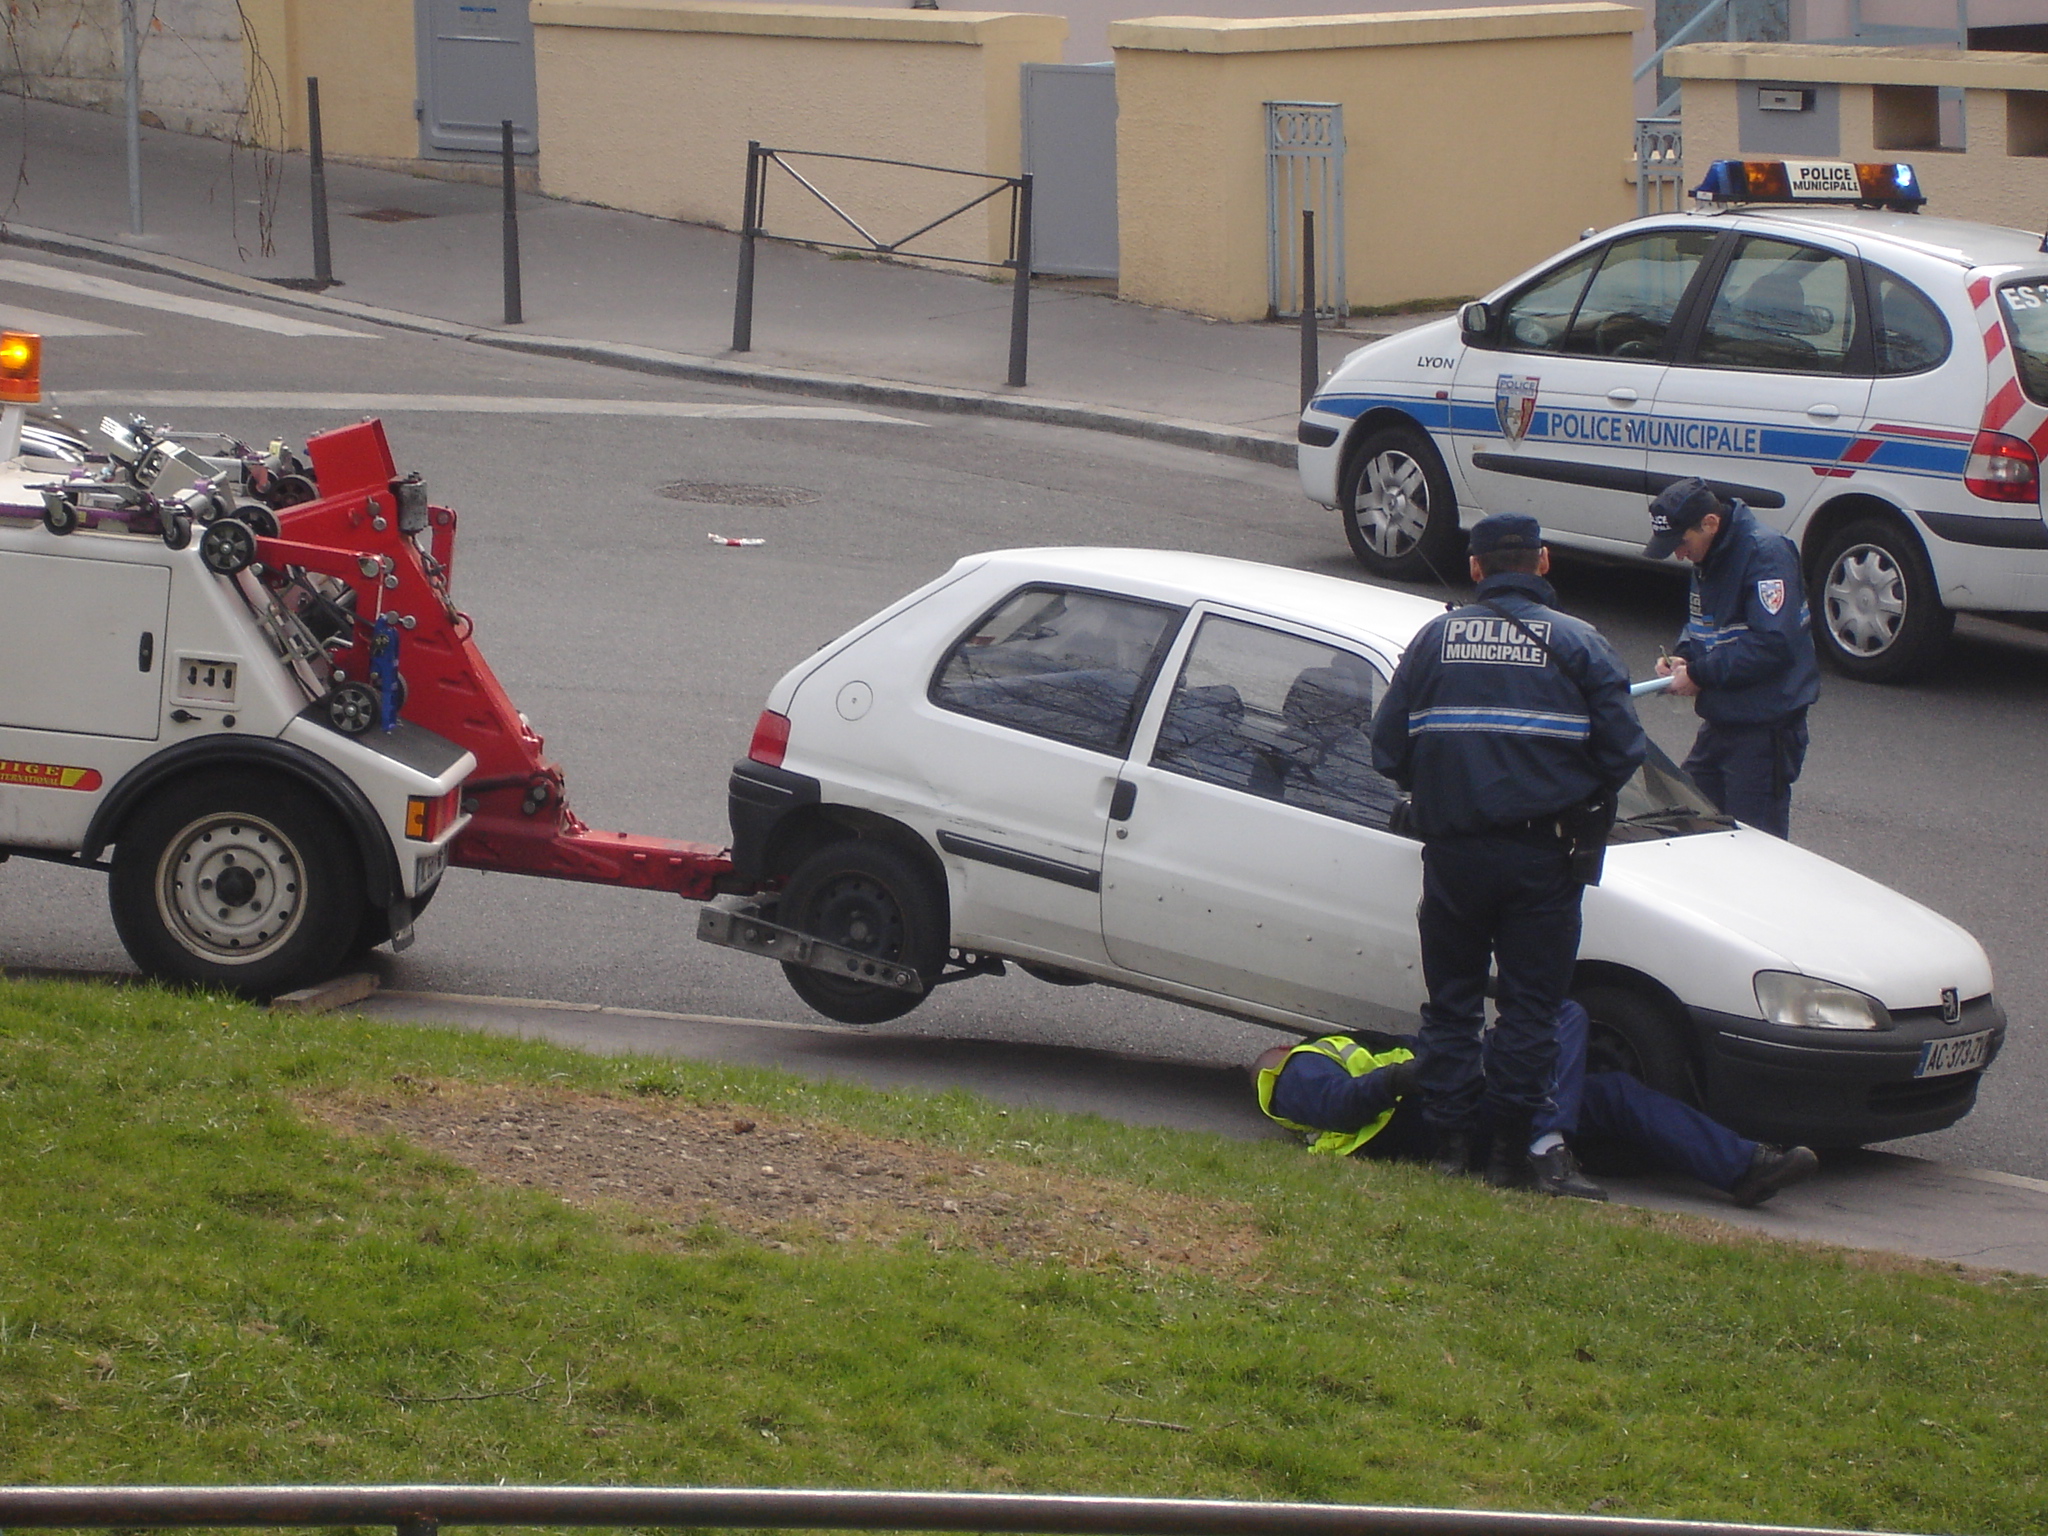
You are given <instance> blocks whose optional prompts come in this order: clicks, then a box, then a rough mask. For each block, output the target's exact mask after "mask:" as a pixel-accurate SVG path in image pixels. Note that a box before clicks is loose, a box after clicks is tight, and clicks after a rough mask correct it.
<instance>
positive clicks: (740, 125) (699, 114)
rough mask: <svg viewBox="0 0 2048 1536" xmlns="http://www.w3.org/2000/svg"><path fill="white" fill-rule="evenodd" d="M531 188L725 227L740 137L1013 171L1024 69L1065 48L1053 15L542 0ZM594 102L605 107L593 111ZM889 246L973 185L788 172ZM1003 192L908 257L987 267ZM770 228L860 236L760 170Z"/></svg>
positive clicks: (806, 166) (820, 167)
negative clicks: (535, 183) (535, 168)
mask: <svg viewBox="0 0 2048 1536" xmlns="http://www.w3.org/2000/svg"><path fill="white" fill-rule="evenodd" d="M533 23H534V53H535V64H536V75H537V79H538V84H539V93H540V143H541V160H540V175H541V189H542V190H543V191H544V192H547V193H549V194H550V195H552V196H556V197H567V198H575V199H578V200H580V201H584V202H592V203H602V204H605V205H607V206H609V207H614V208H630V209H634V210H636V211H638V212H641V213H651V214H657V215H660V216H662V217H665V218H676V219H687V220H690V221H692V222H695V223H703V224H713V225H719V226H722V227H725V228H737V227H738V225H739V223H740V219H741V204H742V200H743V184H744V179H745V175H746V159H747V154H746V152H747V142H748V140H750V139H752V140H757V141H759V142H760V143H762V144H764V145H767V146H769V147H771V148H775V149H787V150H813V151H824V152H829V153H833V154H842V155H868V156H874V157H876V158H880V159H889V160H910V161H916V162H919V163H920V164H923V165H936V166H945V167H949V168H953V169H958V170H967V171H985V172H989V173H992V174H995V175H1015V174H1016V173H1017V170H1018V168H1019V163H1020V156H1021V124H1020V111H1021V108H1020V100H1021V94H1020V90H1019V84H1018V66H1019V65H1020V64H1023V63H1025V62H1027V61H1035V62H1053V61H1057V60H1058V58H1059V56H1060V43H1061V40H1062V39H1063V38H1064V36H1065V35H1066V23H1065V22H1064V21H1063V20H1061V19H1060V18H1059V17H1056V16H1033V15H1014V14H1008V13H1002V12H980V11H913V10H908V9H882V8H879V7H855V6H836V5H763V4H752V3H746V0H738V3H716V0H628V3H611V0H535V3H534V6H533ZM600 104H601V109H600ZM794 163H796V164H798V165H799V166H800V168H802V169H803V171H804V173H805V175H806V176H808V177H809V178H810V179H811V180H812V181H813V182H815V183H816V184H817V185H818V186H819V188H820V190H822V191H824V192H826V193H827V194H828V195H830V196H831V197H832V199H833V201H835V202H837V203H838V204H839V205H840V206H841V207H842V208H844V209H845V210H846V211H847V213H848V214H850V215H851V216H852V217H854V218H855V219H856V220H858V221H859V222H860V223H861V224H862V225H863V226H864V227H865V228H866V229H868V230H869V231H870V232H872V233H873V234H874V235H876V236H877V237H878V238H880V239H882V240H884V241H894V240H898V239H901V238H902V237H903V236H905V235H908V234H909V233H911V231H913V230H915V229H917V228H918V227H919V226H920V225H923V224H925V223H927V222H928V221H930V220H932V219H934V218H937V217H938V216H939V215H941V214H943V213H945V212H947V211H948V210H949V209H952V208H955V207H957V206H959V205H960V204H962V203H965V202H967V201H968V200H969V199H970V198H971V197H974V196H976V195H978V194H979V193H980V192H981V191H982V190H984V188H985V186H986V184H985V183H976V182H969V181H964V180H960V179H957V178H953V177H945V176H936V175H933V174H931V173H929V172H910V171H903V170H897V169H892V168H888V167H881V166H867V165H859V164H850V163H847V162H832V161H797V162H794ZM1008 219H1009V204H1008V199H1007V197H1002V198H998V199H995V200H993V201H992V202H991V203H989V204H987V205H985V206H984V207H983V208H980V209H977V210H976V211H975V212H974V213H972V214H970V215H968V216H967V217H966V218H964V219H962V220H959V221H957V222H955V223H953V224H950V225H947V226H944V227H942V228H940V229H938V230H934V231H933V232H932V233H931V234H930V235H928V236H925V237H924V238H923V239H921V240H919V241H917V242H916V243H915V244H914V246H913V247H912V249H913V250H915V251H921V252H926V253H931V254H943V255H950V256H957V257H964V258H968V259H973V260H994V259H1000V258H1001V257H1002V256H1003V255H1004V254H1006V253H1007V250H1008V229H1009V224H1008ZM766 227H767V229H768V230H769V231H770V232H772V233H775V234H782V235H791V236H796V237H799V238H809V239H819V240H831V241H845V242H855V241H858V239H859V237H858V236H857V235H854V234H853V233H852V232H851V231H849V230H848V229H847V228H846V226H845V225H844V224H842V223H840V222H839V221H838V220H837V219H835V218H833V216H832V215H831V214H830V213H829V212H828V211H827V210H826V209H825V208H824V207H823V206H822V205H821V204H819V203H817V202H816V201H815V200H814V199H812V198H811V197H810V196H809V194H807V193H805V192H804V191H803V190H802V189H801V188H800V187H799V186H798V185H797V184H796V183H795V182H794V181H792V180H791V179H790V178H789V177H788V176H787V175H784V174H782V173H781V172H779V171H773V170H771V173H770V179H769V183H768V198H767V224H766Z"/></svg>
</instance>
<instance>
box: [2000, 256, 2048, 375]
mask: <svg viewBox="0 0 2048 1536" xmlns="http://www.w3.org/2000/svg"><path fill="white" fill-rule="evenodd" d="M1998 307H1999V308H2000V309H2002V310H2003V311H2004V312H2005V333H2006V335H2008V336H2010V337H2011V338H2012V359H2013V363H2014V365H2015V366H2016V367H2017V368H2018V370H2019V375H2020V388H2021V389H2024V390H2025V391H2026V392H2027V398H2028V399H2030V400H2032V401H2033V402H2034V403H2035V404H2036V405H2048V277H2023V278H2021V279H2020V280H2019V281H2018V282H2013V283H2007V284H2005V286H2003V287H2002V288H2000V289H1999V290H1998Z"/></svg>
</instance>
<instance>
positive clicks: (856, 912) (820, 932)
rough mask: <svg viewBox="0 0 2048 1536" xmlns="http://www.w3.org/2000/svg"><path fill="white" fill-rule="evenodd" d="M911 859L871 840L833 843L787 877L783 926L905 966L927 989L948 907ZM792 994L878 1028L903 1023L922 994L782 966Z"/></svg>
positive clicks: (942, 955) (941, 957)
mask: <svg viewBox="0 0 2048 1536" xmlns="http://www.w3.org/2000/svg"><path fill="white" fill-rule="evenodd" d="M934 885H935V882H934V880H933V878H932V876H930V875H929V874H927V873H926V872H925V871H924V869H922V868H921V867H920V866H919V865H918V864H917V862H916V861H915V860H914V859H912V858H911V856H910V855H909V854H907V853H904V852H903V851H901V850H899V849H896V848H893V847H891V846H889V845H888V844H887V843H882V842H876V841H872V840H866V839H863V840H860V841H852V840H849V841H846V842H839V843H833V844H830V845H829V846H827V847H825V848H821V849H820V850H819V851H818V852H816V853H814V854H812V855H811V856H810V857H809V858H807V859H805V860H804V861H803V863H801V864H799V865H798V866H797V867H796V870H795V872H794V873H793V874H791V875H790V877H789V884H788V885H787V886H786V887H785V888H784V889H783V893H782V901H781V903H780V905H779V913H780V921H781V922H782V923H784V924H785V925H786V926H788V927H791V928H794V929H796V930H797V931H798V932H799V933H807V934H811V935H813V936H814V937H816V938H820V939H824V940H825V941H827V942H828V943H832V944H837V945H839V946H840V947H841V948H844V949H851V950H854V951H857V952H858V953H861V954H869V955H874V956H876V957H878V958H880V959H883V960H893V961H896V962H897V963H899V964H902V965H907V966H909V967H910V968H911V969H913V970H915V971H916V972H917V973H918V974H919V975H920V976H922V977H923V978H924V982H925V986H926V988H927V989H929V988H930V986H931V985H932V983H933V982H935V981H937V980H938V979H939V972H940V971H941V970H943V969H944V968H945V964H946V939H947V936H948V935H947V921H946V901H945V895H944V892H943V890H942V889H934ZM782 970H783V974H784V976H786V977H787V978H788V980H789V985H790V988H791V989H792V990H793V991H794V992H795V993H796V995H797V996H798V997H800V998H802V999H803V1000H804V1001H805V1002H806V1003H808V1004H810V1006H811V1007H813V1008H815V1009H816V1010H817V1011H818V1012H819V1013H822V1014H823V1015H825V1017H826V1018H828V1019H836V1020H837V1021H838V1022H840V1023H841V1024H882V1023H886V1022H888V1021H889V1020H890V1019H895V1018H901V1017H902V1016H903V1015H904V1014H906V1013H908V1012H910V1010H911V1009H913V1008H915V1007H916V1006H917V1005H918V1004H919V1003H921V1002H923V1001H924V999H925V996H926V995H927V994H926V993H922V992H905V991H902V990H900V989H899V988H896V987H883V986H877V985H876V984H875V983H873V982H865V981H854V980H851V979H850V978H842V977H838V976H834V975H831V974H829V973H827V972H825V971H820V970H814V969H812V968H811V967H810V966H806V965H785V966H784V967H783V968H782Z"/></svg>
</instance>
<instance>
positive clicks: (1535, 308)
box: [1501, 229, 1714, 358]
mask: <svg viewBox="0 0 2048 1536" xmlns="http://www.w3.org/2000/svg"><path fill="white" fill-rule="evenodd" d="M1713 243H1714V233H1713V231H1711V230H1689V229H1688V230H1654V231H1651V232H1649V233H1646V234H1641V235H1631V236H1629V237H1628V238H1627V239H1624V240H1616V241H1615V242H1614V243H1613V244H1611V245H1606V246H1602V247H1601V248H1600V249H1599V250H1597V251H1592V252H1589V253H1587V254H1586V255H1584V256H1581V257H1579V258H1578V259H1577V260H1576V261H1573V262H1570V263H1568V264H1567V265H1565V266H1562V267H1560V268H1558V269H1557V271H1555V272H1553V273H1551V274H1550V275H1549V276H1547V277H1542V278H1538V279H1537V281H1536V282H1535V284H1534V285H1532V286H1531V287H1529V288H1526V289H1524V290H1523V291H1522V292H1521V293H1520V294H1518V295H1517V296H1516V297H1515V298H1513V299H1511V300H1509V302H1508V306H1507V311H1506V314H1505V317H1504V318H1503V320H1502V323H1501V341H1502V344H1503V345H1504V346H1506V347H1507V348H1508V349H1509V350H1511V351H1516V352H1569V353H1575V354H1577V355H1579V356H1586V357H1618V358H1648V357H1655V356H1656V355H1657V354H1658V353H1659V352H1660V351H1661V349H1662V348H1663V345H1664V338H1665V336H1666V335H1667V334H1668V333H1669V331H1670V329H1671V322H1672V318H1673V317H1674V316H1675V315H1676V314H1677V313H1678V304H1679V300H1680V299H1682V298H1684V296H1685V290H1686V287H1687V285H1688V284H1690V283H1691V281H1692V277H1693V273H1694V272H1696V271H1697V270H1698V269H1699V264H1700V262H1701V261H1702V260H1703V259H1704V258H1705V256H1706V254H1707V252H1708V250H1709V249H1710V248H1711V247H1712V245H1713Z"/></svg>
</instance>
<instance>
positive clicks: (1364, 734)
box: [1152, 615, 1400, 828]
mask: <svg viewBox="0 0 2048 1536" xmlns="http://www.w3.org/2000/svg"><path fill="white" fill-rule="evenodd" d="M1385 683H1386V679H1385V677H1384V676H1383V675H1382V674H1381V672H1380V670H1379V669H1378V668H1377V667H1376V666H1374V665H1373V663H1372V662H1370V661H1368V660H1367V659H1366V658H1365V657H1363V656H1361V655H1358V654H1357V653H1356V652H1353V651H1349V650H1345V649H1342V648H1340V647H1337V646H1331V645H1326V644H1323V643H1322V642H1319V641H1315V640H1307V639H1304V638H1302V637H1301V636H1299V635H1290V634H1284V633H1282V632H1281V631H1279V630H1274V629H1267V628H1265V627H1263V626H1261V625H1257V624H1246V623H1243V622H1242V621H1240V620H1237V619H1226V618H1222V617H1220V616H1216V615H1211V616H1210V617H1208V618H1206V619H1204V620H1203V621H1202V627H1201V630H1200V631H1199V632H1198V633H1197V634H1196V636H1195V643H1194V644H1193V645H1192V646H1190V647H1189V648H1188V657H1187V661H1186V662H1185V663H1184V664H1183V665H1182V667H1181V672H1180V676H1179V678H1178V679H1176V680H1175V682H1174V685H1173V693H1172V696H1171V697H1170V698H1169V700H1168V701H1167V706H1166V716H1165V719H1164V720H1163V721H1161V723H1160V727H1159V740H1158V742H1157V744H1156V745H1155V746H1154V748H1153V752H1152V766H1153V767H1155V768H1161V769H1164V770H1165V771H1167V772H1168V773H1178V774H1182V775H1185V776H1186V777H1188V778H1191V779H1199V780H1201V781H1202V782H1203V783H1205V784H1217V785H1221V786H1222V787H1224V788H1226V789H1234V790H1238V791H1241V792H1243V793H1245V794H1249V795H1257V796H1259V797H1260V798H1261V799H1266V800H1276V801H1279V802H1280V803H1282V804H1284V805H1292V806H1296V807H1298V808H1300V809H1302V810H1307V811H1314V812H1316V813H1318V814H1320V815H1324V816H1330V817H1334V818H1335V819H1337V820H1339V821H1348V822H1353V823H1355V824H1357V825H1360V826H1368V827H1379V828H1385V826H1386V825H1387V818H1388V817H1389V815H1390V814H1391V813H1392V810H1393V806H1394V802H1395V800H1396V798H1398V796H1399V794H1400V791H1399V790H1397V789H1396V788H1395V787H1394V785H1393V784H1392V783H1391V782H1389V781H1388V780H1387V779H1385V778H1383V777H1381V775H1380V774H1379V773H1378V772H1377V771H1375V770H1374V768H1373V766H1372V743H1371V730H1372V711H1373V705H1374V704H1375V703H1376V702H1377V701H1378V699H1379V695H1380V690H1381V689H1382V688H1383V687H1384V686H1385Z"/></svg>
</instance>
